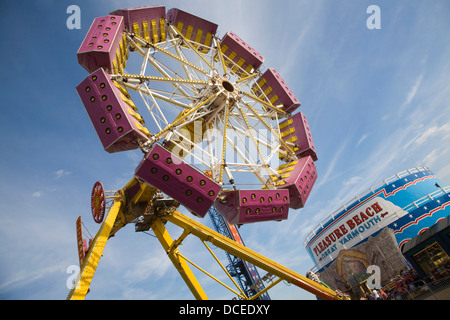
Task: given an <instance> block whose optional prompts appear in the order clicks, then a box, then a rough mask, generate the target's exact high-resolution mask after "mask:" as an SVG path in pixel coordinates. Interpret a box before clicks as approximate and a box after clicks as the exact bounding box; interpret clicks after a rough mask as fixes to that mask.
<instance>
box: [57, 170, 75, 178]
mask: <svg viewBox="0 0 450 320" xmlns="http://www.w3.org/2000/svg"><path fill="white" fill-rule="evenodd" d="M70 174H72V172H70V171H66V170H64V169H61V170H58V171H55V175H56V179H61V178H63V177H66V176H68V175H70Z"/></svg>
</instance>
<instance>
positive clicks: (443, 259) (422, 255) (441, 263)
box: [413, 242, 450, 281]
mask: <svg viewBox="0 0 450 320" xmlns="http://www.w3.org/2000/svg"><path fill="white" fill-rule="evenodd" d="M413 257H414V260H416V262H417V264H418V265H419V266H420V268H421V269H422V270H423V272H424V273H425V274H426V275H427V276H428V277H430V278H431V280H433V281H439V280H441V279H443V278H445V277H448V276H449V275H450V269H449V267H450V258H449V256H448V254H447V253H446V252H445V251H444V250H443V249H442V247H441V246H440V245H439V243H437V242H434V243H432V244H430V245H429V246H427V247H425V248H424V249H423V250H421V251H419V252H418V253H416V254H415V255H413Z"/></svg>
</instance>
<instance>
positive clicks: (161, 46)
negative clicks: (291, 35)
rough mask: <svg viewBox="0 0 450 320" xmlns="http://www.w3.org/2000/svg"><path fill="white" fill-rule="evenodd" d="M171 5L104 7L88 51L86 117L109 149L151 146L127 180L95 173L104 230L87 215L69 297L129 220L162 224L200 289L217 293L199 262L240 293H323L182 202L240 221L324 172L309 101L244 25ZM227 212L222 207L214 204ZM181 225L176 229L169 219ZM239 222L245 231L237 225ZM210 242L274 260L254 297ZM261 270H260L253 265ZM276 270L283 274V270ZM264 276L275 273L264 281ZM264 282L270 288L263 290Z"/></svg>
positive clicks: (289, 199) (178, 264)
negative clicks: (106, 181) (249, 39)
mask: <svg viewBox="0 0 450 320" xmlns="http://www.w3.org/2000/svg"><path fill="white" fill-rule="evenodd" d="M217 28H218V26H217V25H216V24H214V23H212V22H210V21H207V20H204V19H202V18H199V17H197V16H194V15H192V14H190V13H187V12H185V11H182V10H180V9H170V10H168V11H167V12H166V9H165V7H164V6H148V7H139V8H128V9H121V10H116V11H114V12H112V13H110V14H109V15H107V16H104V17H99V18H95V19H94V21H93V23H92V25H91V27H90V28H89V31H88V33H87V35H86V37H85V39H84V41H83V42H82V44H81V46H80V48H79V50H78V52H77V57H78V62H79V63H80V65H81V66H83V68H84V69H86V71H87V72H88V73H89V75H88V76H87V77H86V78H85V79H84V80H83V81H82V82H81V83H80V84H79V85H78V86H77V92H78V94H79V96H80V98H81V101H82V103H83V105H84V107H85V109H86V111H87V113H88V116H89V118H90V120H91V122H92V124H93V126H94V128H95V131H96V133H97V135H98V137H99V138H100V141H101V143H102V146H103V148H104V149H105V150H106V151H107V152H109V153H115V152H122V151H129V150H136V149H140V150H141V151H142V152H143V154H144V156H143V159H142V161H141V162H140V163H139V165H138V166H137V168H136V170H135V172H134V175H133V178H132V179H131V180H130V181H129V182H128V183H127V184H126V185H125V186H124V187H123V188H122V189H120V190H117V191H105V190H104V188H103V185H102V184H101V183H100V182H96V183H95V185H94V187H93V190H92V194H91V209H92V215H93V218H94V221H95V222H97V223H99V224H101V226H100V228H99V230H98V232H97V234H96V236H95V237H94V238H92V239H90V240H89V246H87V241H86V240H85V239H83V235H82V234H83V231H82V227H83V224H82V222H81V217H79V218H78V220H77V246H78V255H79V260H80V273H79V274H78V276H77V279H76V281H75V282H74V285H73V287H72V289H71V291H70V293H69V295H68V299H84V298H85V296H86V294H87V293H88V292H89V290H90V284H91V281H92V279H93V276H94V273H95V271H96V268H97V265H98V263H99V260H100V257H101V256H102V255H103V250H104V248H105V246H106V243H107V241H108V240H109V239H110V238H111V237H113V236H114V235H115V234H116V233H117V232H118V231H119V230H120V229H121V228H123V227H124V226H126V225H127V224H129V223H134V224H135V230H136V231H137V232H146V231H149V230H152V231H153V233H154V236H155V237H156V238H157V239H158V241H159V243H160V244H161V246H162V247H163V249H164V250H165V252H166V253H167V256H168V257H169V259H170V260H171V261H172V263H173V264H174V266H175V268H176V269H177V270H178V272H179V274H180V275H181V277H182V278H183V280H184V281H185V283H186V284H187V286H188V287H189V289H190V290H191V292H192V294H193V295H194V297H195V298H197V299H207V298H208V296H207V295H206V293H205V292H204V291H203V288H202V287H201V286H200V284H199V282H198V280H197V279H196V277H195V275H194V273H193V272H192V271H191V269H190V267H189V265H191V266H194V267H195V268H197V269H198V270H200V271H201V272H203V273H205V274H207V275H208V276H210V277H211V278H213V279H214V280H216V282H218V283H220V284H221V285H223V286H224V287H226V288H227V289H229V290H230V291H231V292H233V294H234V295H235V296H236V297H239V298H240V299H258V298H259V297H262V296H263V295H264V294H265V292H267V290H269V289H270V288H272V287H273V286H275V285H276V284H278V283H281V282H287V283H290V284H294V285H295V286H297V287H300V288H302V289H304V290H307V291H309V292H311V293H313V294H315V295H317V296H319V297H321V298H324V299H341V298H342V297H341V296H340V295H339V294H338V293H337V292H334V291H333V290H331V289H329V288H326V287H324V286H322V285H320V284H318V283H316V282H314V281H312V280H310V279H308V278H306V277H304V276H302V275H300V274H298V273H296V272H294V271H292V270H290V269H288V268H286V267H284V266H282V265H280V264H278V263H276V262H275V261H272V260H270V259H268V258H266V257H264V256H262V255H260V254H258V253H256V252H254V251H252V250H251V249H249V248H247V247H245V246H244V245H243V243H242V241H236V239H237V238H236V236H235V235H233V236H231V237H228V236H225V235H224V234H222V233H219V232H218V231H219V230H217V231H214V230H211V229H209V228H207V227H206V226H204V225H203V224H202V223H200V222H198V221H195V220H193V219H190V218H188V217H187V216H185V215H184V214H181V213H180V212H178V211H177V209H178V207H179V206H180V205H181V206H183V207H185V208H186V209H187V210H188V211H189V212H191V213H192V214H194V215H196V216H198V217H201V218H203V217H204V216H205V215H206V214H207V213H208V211H209V210H216V211H217V212H219V216H222V217H223V218H224V219H225V220H226V222H227V224H228V226H229V227H230V228H229V230H236V229H235V227H234V226H232V225H241V224H245V223H254V222H262V221H273V220H275V221H278V220H284V219H287V217H288V211H289V209H299V208H302V207H303V206H304V205H305V203H306V200H307V199H308V196H309V194H310V192H311V189H312V187H313V185H314V183H315V181H316V179H317V172H316V168H315V165H314V162H315V161H316V160H317V155H316V152H315V149H314V144H313V141H312V137H311V132H310V129H309V126H308V122H307V120H306V117H305V115H304V114H303V113H301V112H298V111H297V110H298V108H299V107H300V103H299V101H298V100H297V98H296V97H295V96H294V94H293V93H292V92H291V90H290V89H289V88H288V86H287V84H286V83H285V81H284V80H283V79H282V77H281V76H280V74H279V73H278V72H277V71H276V70H274V69H272V68H269V69H264V67H263V62H264V58H263V57H262V56H261V55H260V54H259V53H258V52H257V51H256V50H255V49H253V48H252V47H250V46H249V45H248V44H247V43H246V42H244V41H243V40H242V39H241V38H239V37H238V36H237V35H236V34H234V33H233V32H231V31H228V32H227V33H226V34H225V35H223V36H221V37H219V36H218V35H217ZM216 217H217V215H216ZM169 222H170V223H171V224H173V225H174V226H177V227H179V228H181V229H182V230H183V232H182V233H181V235H180V236H179V237H178V238H177V239H176V240H173V239H172V238H171V236H170V234H169V232H168V230H167V229H166V227H165V225H166V224H167V223H169ZM235 233H236V232H235ZM189 235H192V236H195V237H197V238H198V239H199V240H200V241H201V242H202V243H203V245H204V246H205V247H206V248H207V249H208V251H209V252H210V253H211V255H212V256H213V257H214V259H215V260H216V261H217V262H218V263H219V265H220V266H221V269H222V270H223V271H224V272H225V273H226V274H227V276H228V278H229V279H231V280H232V282H234V284H235V285H236V288H237V290H234V289H232V288H231V287H229V286H228V285H226V284H224V283H223V282H222V281H220V280H218V279H216V278H215V277H214V276H213V275H211V274H208V272H207V271H206V270H205V269H203V268H200V267H199V266H198V265H197V264H195V263H194V262H193V261H191V260H190V259H188V258H187V257H185V256H184V255H183V254H182V253H181V252H180V250H179V248H178V247H179V246H180V245H181V244H182V243H183V241H184V239H185V238H186V237H188V236H189ZM207 242H209V243H212V244H213V245H214V246H215V247H217V248H220V249H222V250H224V251H226V252H227V253H228V254H231V255H233V256H234V257H236V258H239V259H241V261H245V262H246V263H247V264H248V265H252V268H253V269H254V268H255V267H258V268H260V269H262V270H265V271H267V274H266V276H264V277H262V279H261V281H270V282H271V283H270V284H268V285H267V287H265V288H264V286H263V285H262V284H261V283H259V281H258V283H257V282H255V283H254V284H253V285H252V287H251V290H250V291H251V292H254V291H255V288H259V289H258V290H259V292H258V293H256V294H255V295H253V296H249V295H248V294H247V293H246V292H244V290H243V288H240V287H239V286H238V285H237V284H236V282H235V281H234V280H233V279H232V278H233V276H232V275H231V274H230V273H229V272H228V270H227V268H226V267H225V266H223V265H222V264H221V263H220V261H219V260H218V259H217V257H216V256H215V254H214V253H213V251H212V250H211V249H210V248H209V247H208V245H207ZM253 269H252V270H253ZM276 277H278V278H277V279H275V278H276ZM264 279H266V280H264ZM262 288H264V289H262Z"/></svg>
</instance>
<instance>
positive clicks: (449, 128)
mask: <svg viewBox="0 0 450 320" xmlns="http://www.w3.org/2000/svg"><path fill="white" fill-rule="evenodd" d="M448 133H450V123H446V124H444V125H442V126H441V127H438V126H433V127H430V128H428V129H427V130H426V131H425V132H424V133H422V134H421V135H420V136H419V137H418V138H417V139H416V141H415V142H416V144H418V145H422V144H423V143H425V142H426V141H427V140H428V139H430V138H431V137H433V136H437V135H441V136H442V137H447V134H448Z"/></svg>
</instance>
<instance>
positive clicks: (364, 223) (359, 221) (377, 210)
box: [309, 197, 406, 265]
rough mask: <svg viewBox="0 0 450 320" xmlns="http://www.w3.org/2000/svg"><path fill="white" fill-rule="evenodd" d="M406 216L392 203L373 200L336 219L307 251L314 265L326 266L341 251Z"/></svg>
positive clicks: (377, 198) (381, 199) (379, 198)
mask: <svg viewBox="0 0 450 320" xmlns="http://www.w3.org/2000/svg"><path fill="white" fill-rule="evenodd" d="M405 214H406V212H405V211H403V210H402V209H401V208H400V207H398V206H396V205H395V204H393V203H392V202H390V201H387V200H385V199H383V198H381V197H374V198H372V199H370V200H368V201H365V202H362V203H361V204H360V205H359V206H357V207H355V208H354V209H353V210H351V211H348V212H347V213H346V214H345V215H342V216H341V217H339V218H338V219H336V220H335V221H334V223H333V226H332V227H331V228H326V229H324V230H323V231H322V232H321V233H319V234H318V235H317V236H316V237H315V239H314V241H312V242H311V243H310V245H309V249H310V250H311V251H312V254H313V257H314V260H315V261H316V263H318V264H319V265H326V264H327V263H328V262H330V261H332V260H334V259H335V258H336V257H337V255H338V254H339V251H340V250H342V249H349V248H351V247H353V246H355V245H356V244H357V243H359V242H360V241H362V240H364V239H366V238H367V237H369V236H370V235H372V234H374V233H376V232H378V231H380V230H381V229H382V228H384V227H386V226H387V225H389V224H390V223H392V222H394V221H395V220H397V219H399V218H400V217H402V216H404V215H405Z"/></svg>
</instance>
